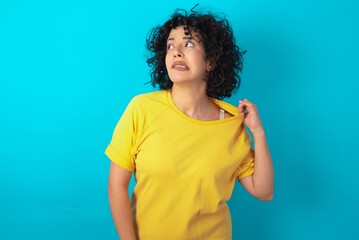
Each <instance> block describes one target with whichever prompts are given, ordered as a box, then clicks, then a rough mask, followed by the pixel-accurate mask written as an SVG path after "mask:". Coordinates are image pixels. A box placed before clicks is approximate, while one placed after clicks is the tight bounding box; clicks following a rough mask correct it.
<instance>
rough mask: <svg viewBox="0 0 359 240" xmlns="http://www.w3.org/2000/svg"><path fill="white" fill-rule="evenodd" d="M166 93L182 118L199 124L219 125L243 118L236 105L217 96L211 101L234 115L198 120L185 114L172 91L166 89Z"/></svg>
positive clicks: (168, 99)
mask: <svg viewBox="0 0 359 240" xmlns="http://www.w3.org/2000/svg"><path fill="white" fill-rule="evenodd" d="M164 93H165V95H166V97H167V101H168V103H169V105H170V106H171V108H172V109H173V110H174V111H175V112H176V113H177V114H178V115H179V116H180V117H182V118H184V119H185V120H187V121H189V122H192V123H195V124H199V125H207V126H208V125H217V124H222V123H227V122H231V121H233V120H236V119H240V118H243V117H242V116H241V115H239V113H238V110H237V108H236V107H235V106H233V105H232V104H229V103H226V102H224V101H220V100H218V99H215V98H210V99H211V101H213V102H214V103H215V104H216V105H217V106H218V107H219V108H220V109H223V110H225V111H227V112H228V113H230V114H232V115H233V116H231V117H227V118H224V119H218V120H211V121H205V120H198V119H195V118H192V117H190V116H187V115H186V114H184V113H183V112H182V111H181V110H180V109H179V108H178V107H177V106H176V104H175V103H174V102H173V100H172V96H171V93H170V91H168V90H164Z"/></svg>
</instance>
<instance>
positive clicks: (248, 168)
mask: <svg viewBox="0 0 359 240" xmlns="http://www.w3.org/2000/svg"><path fill="white" fill-rule="evenodd" d="M243 144H244V146H243V149H244V151H245V153H244V158H243V160H242V161H241V163H240V165H239V168H238V171H237V179H238V180H240V179H242V178H245V177H248V176H250V175H252V174H253V173H254V151H253V149H252V148H251V144H252V140H251V137H250V135H249V133H248V132H247V131H246V130H245V131H244V141H243Z"/></svg>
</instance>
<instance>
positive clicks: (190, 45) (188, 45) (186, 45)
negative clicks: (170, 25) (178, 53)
mask: <svg viewBox="0 0 359 240" xmlns="http://www.w3.org/2000/svg"><path fill="white" fill-rule="evenodd" d="M184 46H185V47H193V46H194V44H193V43H191V42H186V43H185V45H184Z"/></svg>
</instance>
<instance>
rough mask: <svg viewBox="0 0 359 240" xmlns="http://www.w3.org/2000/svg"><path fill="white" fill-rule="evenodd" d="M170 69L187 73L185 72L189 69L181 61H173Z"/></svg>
mask: <svg viewBox="0 0 359 240" xmlns="http://www.w3.org/2000/svg"><path fill="white" fill-rule="evenodd" d="M172 69H176V70H179V71H187V70H189V67H188V66H187V64H186V63H185V62H183V61H175V62H174V63H173V64H172Z"/></svg>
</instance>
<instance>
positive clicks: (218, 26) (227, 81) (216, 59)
mask: <svg viewBox="0 0 359 240" xmlns="http://www.w3.org/2000/svg"><path fill="white" fill-rule="evenodd" d="M178 26H184V27H185V28H184V29H185V34H186V35H191V34H192V32H195V33H196V34H198V35H199V38H200V40H201V41H202V43H203V47H204V50H205V53H206V58H207V60H211V61H212V64H213V65H212V68H211V70H210V72H209V73H208V75H207V78H206V80H207V95H208V96H209V97H212V98H217V99H223V98H225V97H230V96H231V95H232V93H233V92H234V91H235V90H237V89H238V88H239V85H240V80H241V79H240V76H239V72H241V71H242V68H243V54H244V53H245V51H244V52H241V51H240V49H239V47H238V46H237V45H236V43H235V38H234V36H233V31H232V28H231V27H230V25H229V23H228V21H227V20H226V19H225V18H224V17H223V18H222V19H219V18H217V17H215V16H214V15H212V14H201V13H198V12H192V13H191V14H190V15H188V14H187V11H185V10H176V11H175V13H174V14H173V15H172V17H171V18H170V20H168V21H167V22H166V23H165V24H164V25H163V26H157V27H155V28H153V29H152V30H151V31H150V33H149V35H148V37H147V39H146V47H147V50H148V51H149V53H150V54H149V55H148V59H147V63H148V65H149V66H150V68H151V72H150V75H151V81H150V83H152V85H153V86H154V87H156V85H158V86H159V88H160V89H162V90H168V89H171V88H172V85H173V82H172V81H171V80H170V79H169V76H168V73H167V69H166V63H165V57H166V53H167V48H166V45H167V38H168V36H169V34H170V32H171V30H172V29H174V28H176V27H178Z"/></svg>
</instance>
